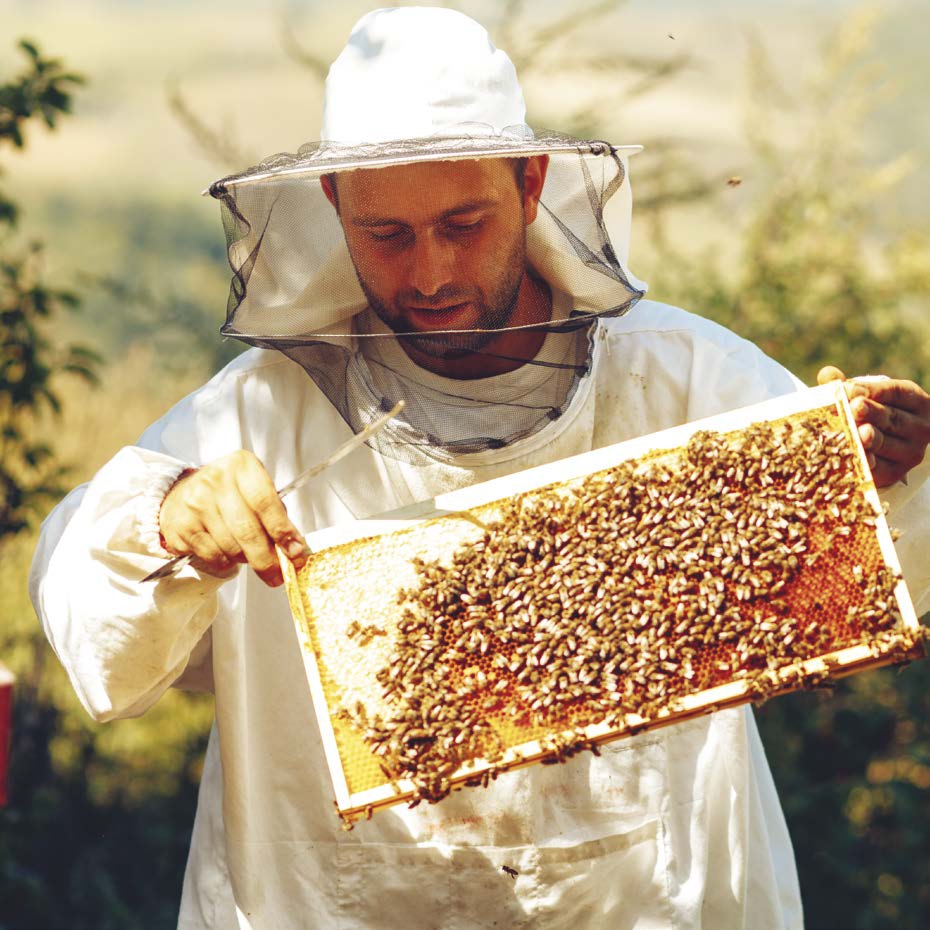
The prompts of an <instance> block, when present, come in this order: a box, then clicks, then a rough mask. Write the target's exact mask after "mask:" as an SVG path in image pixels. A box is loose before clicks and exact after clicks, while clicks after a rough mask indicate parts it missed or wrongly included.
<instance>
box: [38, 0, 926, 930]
mask: <svg viewBox="0 0 930 930" xmlns="http://www.w3.org/2000/svg"><path fill="white" fill-rule="evenodd" d="M321 137H322V139H323V142H322V143H320V144H318V145H314V146H308V147H305V148H304V149H301V151H300V152H298V154H297V155H295V156H276V157H275V158H274V159H271V160H269V161H267V162H265V163H263V164H261V165H259V166H257V167H256V168H253V169H250V170H249V171H247V172H245V173H243V174H241V175H237V176H233V177H230V178H225V179H223V180H222V181H219V182H217V183H216V184H215V185H213V187H212V188H211V193H212V194H213V196H215V197H216V198H217V199H219V200H220V201H221V203H222V208H223V214H224V224H225V227H226V231H227V237H228V250H229V259H230V263H231V265H232V268H233V282H232V288H231V294H230V302H229V309H228V316H227V321H226V324H225V326H224V332H225V333H227V334H229V335H233V336H236V337H238V338H241V339H244V340H246V341H247V342H250V343H251V344H252V345H253V346H257V347H258V348H254V349H252V350H251V351H248V352H246V353H245V354H244V355H242V356H240V357H239V358H238V359H237V360H236V361H234V362H232V363H231V364H230V365H228V366H227V367H226V368H225V369H224V370H223V371H221V372H220V373H219V374H217V375H216V376H215V377H214V378H213V379H212V380H211V381H210V382H209V383H208V384H206V385H204V386H203V387H202V388H201V389H199V390H198V391H196V392H195V393H193V394H192V395H191V396H189V397H187V398H186V399H185V400H183V401H182V402H181V403H180V404H178V405H177V406H176V407H175V408H174V409H172V410H171V411H170V412H169V413H168V414H167V415H166V416H165V417H163V418H162V419H161V420H159V421H158V422H157V423H155V424H154V425H153V426H151V427H150V428H149V429H148V430H147V431H146V432H145V433H144V434H143V436H142V438H141V439H140V440H139V443H138V445H136V446H133V447H130V448H125V449H123V450H122V451H120V452H119V453H118V454H117V455H116V456H115V457H114V458H113V460H112V461H110V462H109V463H108V464H107V465H105V466H104V467H103V468H102V469H101V470H100V472H99V473H98V474H97V475H96V477H95V478H94V479H93V480H92V481H91V482H90V483H89V484H87V485H85V486H82V487H80V488H78V489H77V490H75V491H74V492H72V493H71V494H70V495H69V496H68V497H67V498H65V500H64V501H63V502H62V503H61V504H60V505H59V506H58V507H57V509H56V510H55V511H54V512H53V513H52V514H51V516H50V517H49V518H48V520H47V521H46V522H45V524H44V527H43V532H42V536H41V540H40V543H39V547H38V551H37V553H36V557H35V563H34V566H33V572H32V577H31V586H32V588H31V589H32V597H33V601H34V603H35V605H36V609H37V611H38V613H39V615H40V617H41V618H42V622H43V624H44V626H45V630H46V632H47V634H48V637H49V640H50V641H51V643H52V646H53V647H54V649H55V651H56V652H57V654H58V656H59V658H60V659H61V661H62V663H63V664H64V666H65V668H66V669H67V671H68V674H69V675H70V678H71V681H72V682H73V684H74V687H75V689H76V691H77V694H78V696H79V697H80V699H81V701H82V703H83V704H84V706H85V707H86V708H87V710H88V712H89V713H90V714H92V715H93V716H94V718H95V719H97V720H102V721H103V720H111V719H114V718H118V717H127V716H133V715H136V714H141V713H143V712H144V711H145V710H146V709H147V708H149V707H150V706H151V705H152V704H153V703H154V702H155V701H156V700H158V698H159V697H160V696H161V695H162V694H163V693H164V692H165V690H166V689H167V688H169V687H172V686H177V687H189V688H205V689H211V690H213V691H214V692H215V695H216V723H215V726H214V729H213V732H212V733H211V737H210V742H209V747H208V749H207V754H206V761H205V765H204V770H203V778H202V783H201V790H200V799H199V805H198V810H197V815H196V821H195V825H194V832H193V839H192V843H191V851H190V858H189V861H188V866H187V872H186V877H185V881H184V888H183V895H182V901H181V915H180V923H179V926H180V927H183V928H187V930H193V928H198V930H200V928H223V930H228V928H230V927H241V928H254V930H282V928H302V930H306V928H327V930H328V928H336V927H340V928H349V927H352V928H378V930H388V928H395V927H396V928H404V930H420V928H422V930H427V928H428V930H438V928H459V927H460V928H476V927H495V926H496V927H508V928H517V927H532V928H534V930H543V928H567V930H568V928H570V930H577V928H585V927H597V928H601V927H603V928H615V927H617V928H618V927H636V928H647V927H649V928H666V927H676V928H696V927H705V928H713V930H727V928H736V927H751V928H752V930H767V928H797V927H800V926H801V925H802V916H801V905H800V896H799V892H798V883H797V877H796V871H795V865H794V860H793V855H792V850H791V844H790V841H789V838H788V834H787V831H786V828H785V821H784V818H783V816H782V812H781V808H780V806H779V802H778V799H777V797H776V794H775V789H774V786H773V783H772V779H771V776H770V773H769V769H768V766H767V763H766V760H765V757H764V754H763V750H762V746H761V744H760V741H759V736H758V734H757V731H756V726H755V723H754V721H753V717H752V714H751V712H750V711H749V710H748V709H745V708H744V709H738V710H729V711H725V712H721V713H717V714H714V715H713V716H710V717H704V718H702V719H699V720H696V721H693V722H690V723H687V724H683V725H679V726H674V727H668V728H664V729H660V730H657V731H654V732H648V733H645V734H641V735H640V736H638V737H634V738H632V739H627V740H623V741H620V742H617V743H615V744H613V745H609V746H606V747H605V748H604V750H603V752H602V755H601V756H600V757H599V758H596V757H594V756H591V755H589V754H584V755H583V756H579V757H576V758H573V759H572V760H571V761H570V762H568V763H567V764H564V765H557V766H536V767H533V768H530V769H527V770H523V771H517V772H513V773H509V774H506V775H503V776H501V777H500V778H499V779H498V780H497V781H496V782H494V783H492V784H491V785H490V787H488V788H487V789H486V790H478V789H476V790H470V791H464V792H460V793H458V794H456V795H453V796H452V797H449V798H448V799H446V800H444V801H442V802H441V803H439V804H436V805H435V806H430V805H426V804H423V805H420V806H418V807H417V808H416V809H407V808H403V807H401V808H394V809H390V810H388V811H385V812H383V813H379V814H378V815H377V816H376V817H375V818H374V819H373V820H372V821H370V822H366V823H363V824H362V825H360V826H359V827H358V828H356V829H355V830H354V831H353V832H350V833H347V832H343V831H342V830H341V829H340V822H339V820H338V818H337V817H336V816H335V814H334V811H333V804H332V788H331V785H330V781H329V777H328V774H327V769H326V765H325V763H324V758H323V751H322V748H321V743H320V735H319V732H318V729H317V724H316V721H315V718H314V714H313V711H312V708H311V702H310V696H309V693H308V688H307V683H306V678H305V674H304V670H303V665H302V660H301V655H300V651H299V648H298V644H297V640H296V638H295V635H294V627H293V621H292V619H291V616H290V612H289V609H288V604H287V600H286V598H285V595H284V592H283V591H282V590H281V589H280V587H279V585H280V583H281V575H280V571H279V569H278V567H277V565H276V562H275V558H274V552H273V545H274V543H280V544H281V545H282V546H284V547H285V548H287V549H288V551H289V552H292V553H293V555H294V557H295V558H296V559H298V561H299V560H302V559H303V558H304V556H303V545H304V536H303V535H302V534H304V533H306V532H308V531H310V530H314V529H318V528H321V527H325V526H329V525H333V524H336V523H338V522H340V521H344V520H348V519H353V518H359V517H365V516H368V515H371V514H374V513H377V512H381V511H386V510H390V509H394V508H396V507H399V506H402V505H405V504H409V503H412V502H415V501H419V500H424V499H427V498H429V497H432V496H433V495H435V494H436V493H439V492H442V491H446V490H449V489H452V488H456V487H461V486H464V485H468V484H471V483H474V482H476V481H481V480H484V479H486V478H490V477H493V476H497V475H502V474H506V473H510V472H513V471H516V470H518V469H522V468H525V467H527V466H530V465H535V464H538V463H542V462H546V461H551V460H554V459H558V458H562V457H564V456H567V455H572V454H575V453H579V452H583V451H586V450H589V449H592V448H595V447H599V446H602V445H605V444H607V443H613V442H618V441H621V440H624V439H628V438H631V437H634V436H638V435H641V434H644V433H649V432H653V431H655V430H659V429H663V428H666V427H669V426H673V425H675V424H679V423H682V422H685V421H688V420H691V419H694V418H698V417H703V416H708V415H711V414H714V413H717V412H720V411H723V410H727V409H730V408H734V407H738V406H743V405H746V404H749V403H752V402H755V401H760V400H763V399H765V398H769V397H772V396H774V395H778V394H783V393H786V392H789V391H792V390H795V389H796V387H797V386H798V382H797V381H795V380H794V379H793V378H792V377H791V376H790V375H789V374H788V373H787V372H786V371H785V370H784V369H782V368H781V367H780V366H779V365H777V364H776V363H775V362H773V361H772V360H770V359H769V358H767V357H766V356H765V355H763V354H762V352H760V351H759V350H758V349H757V348H755V347H754V346H753V345H751V344H749V343H747V342H745V341H743V340H742V339H739V338H738V337H736V336H735V335H733V334H732V333H729V332H727V331H726V330H724V329H721V328H720V327H719V326H716V325H714V324H712V323H709V322H707V321H705V320H702V319H700V318H699V317H695V316H691V315H689V314H688V313H685V312H683V311H682V310H678V309H675V308H673V307H669V306H664V305H662V304H658V303H655V302H651V301H647V300H645V299H641V298H642V295H643V293H644V291H645V286H644V285H643V284H642V283H640V282H639V281H637V280H636V279H635V278H634V277H633V276H632V275H631V274H630V273H629V272H628V270H627V269H626V266H625V261H626V250H627V244H628V222H629V212H630V204H631V200H630V189H629V184H628V182H627V167H628V164H627V163H628V157H629V155H630V154H632V151H633V150H632V149H630V148H617V147H614V146H610V145H608V144H606V143H601V142H587V141H583V140H577V139H570V138H567V137H564V136H558V135H554V134H539V135H534V133H533V132H532V131H531V130H530V129H529V128H528V127H526V126H525V125H524V103H523V98H522V94H521V91H520V88H519V85H518V83H517V80H516V75H515V73H514V69H513V66H512V64H511V63H510V61H509V59H508V58H507V56H506V55H505V54H504V53H503V52H502V51H500V50H498V49H495V48H494V46H493V45H492V44H491V43H490V41H489V39H488V36H487V34H486V32H485V31H484V29H482V28H481V27H480V26H479V25H478V24H476V23H474V22H473V21H471V20H469V19H468V18H466V17H465V16H463V15H461V14H459V13H456V12H453V11H451V10H447V9H420V8H400V9H390V10H379V11H377V12H374V13H371V14H369V15H367V16H365V17H364V18H363V19H362V20H361V21H360V22H359V23H358V24H357V25H356V27H355V29H354V30H353V32H352V34H351V36H350V38H349V41H348V44H347V46H346V48H345V49H344V51H343V52H342V53H341V54H340V56H339V57H338V59H337V60H336V62H335V63H334V64H333V67H332V69H331V71H330V74H329V78H328V80H327V84H326V94H325V104H324V114H323V125H322V133H321ZM608 226H609V227H610V230H611V237H610V238H608V235H607V228H608ZM799 286H803V282H799ZM823 377H825V378H826V377H840V374H839V373H838V372H836V371H832V372H825V373H824V374H823ZM856 390H858V391H859V392H860V394H861V396H860V397H859V398H857V400H856V401H854V405H855V406H856V408H857V410H858V411H859V413H858V416H859V417H860V420H861V422H862V424H863V426H862V431H863V436H864V439H865V441H866V445H867V447H868V448H869V449H870V454H871V455H872V456H873V458H872V461H873V463H874V470H875V475H876V479H877V480H878V482H879V483H880V484H894V487H893V488H892V489H891V490H890V497H891V500H892V504H893V506H894V507H895V508H896V511H895V513H894V519H895V522H896V523H897V525H898V526H899V527H900V528H901V529H902V530H903V531H904V534H903V536H902V539H901V543H900V546H901V549H900V552H901V556H902V560H903V563H904V567H905V571H906V574H907V576H908V580H909V582H910V587H911V593H912V596H913V597H914V598H915V600H916V601H917V608H918V611H924V610H926V609H928V607H930V592H928V574H930V572H928V566H927V561H926V559H925V558H924V557H923V556H922V555H921V550H922V549H924V551H925V547H926V545H927V539H926V537H927V527H928V526H930V523H928V518H930V513H928V504H930V496H928V493H927V486H926V485H924V484H923V483H922V479H923V478H924V477H925V476H926V473H927V471H928V468H927V465H926V464H924V465H923V466H921V467H920V468H913V469H912V466H916V465H917V463H918V462H919V461H920V459H921V457H922V455H923V452H924V449H925V447H926V443H927V441H928V439H930V398H928V396H927V395H926V394H925V393H924V392H923V391H921V390H920V389H919V388H917V387H916V386H915V385H911V384H909V383H906V382H898V381H891V380H887V381H884V382H877V383H870V384H867V385H865V386H861V387H859V388H857V389H856ZM398 398H403V399H404V400H405V401H406V403H407V406H406V409H405V410H404V413H403V414H402V415H401V417H399V418H398V419H397V420H395V421H392V423H391V425H390V426H389V427H388V428H386V429H385V430H383V431H382V432H381V433H379V434H378V436H377V437H376V438H375V439H373V440H371V442H370V443H369V444H368V445H367V446H366V447H363V448H362V449H361V450H360V451H358V452H356V453H354V454H353V455H352V456H351V457H348V458H346V459H345V460H343V461H342V462H341V463H339V464H338V465H336V466H334V467H332V468H331V469H329V470H328V471H326V472H324V473H323V474H322V475H321V476H320V477H319V478H317V479H315V480H314V481H313V482H311V483H310V484H309V485H307V486H306V487H304V488H303V489H302V490H301V491H300V492H299V493H296V494H295V495H293V496H291V497H289V498H288V500H287V510H285V507H284V505H283V504H282V503H281V501H280V499H279V498H278V496H277V495H276V493H275V491H274V488H275V487H276V486H280V485H281V484H283V483H284V482H286V481H288V480H290V479H291V478H293V477H294V476H295V475H296V474H297V473H299V472H300V471H301V470H303V469H305V468H307V467H308V466H310V465H311V464H313V463H314V462H316V461H319V460H320V459H321V458H322V457H323V456H325V454H326V453H327V452H329V451H331V450H332V449H333V448H335V447H336V446H338V445H339V444H340V443H341V442H343V441H344V440H345V439H346V438H347V437H348V436H350V435H351V434H352V433H353V432H358V431H359V430H360V429H361V428H362V427H363V426H365V425H366V424H368V423H370V422H371V421H372V420H373V419H374V418H375V417H376V416H377V415H378V414H379V413H380V411H382V410H383V409H386V407H387V406H390V404H391V403H393V401H394V400H396V399H398ZM908 472H910V474H909V479H910V480H909V481H908V484H907V485H906V486H905V485H904V484H903V483H901V482H899V481H898V479H900V478H901V477H903V476H904V475H905V474H906V473H908ZM904 504H907V507H906V508H904ZM178 553H189V554H193V555H194V556H195V560H194V562H193V564H191V565H189V566H187V567H186V568H184V569H183V570H182V571H181V572H180V573H179V574H178V575H177V576H175V577H167V578H164V579H162V580H159V581H157V582H154V583H149V584H144V583H142V582H141V579H142V578H143V576H145V575H146V574H147V573H149V572H151V571H152V569H153V568H156V567H157V566H158V565H160V564H161V563H162V562H163V560H164V559H166V558H167V557H168V556H169V555H171V554H178ZM243 562H247V563H248V565H249V566H250V567H249V568H243V567H242V566H241V564H240V563H243ZM358 584H359V585H377V584H378V579H377V578H370V577H362V576H360V577H359V578H358Z"/></svg>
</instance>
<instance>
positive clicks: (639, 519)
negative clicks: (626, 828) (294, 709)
mask: <svg viewBox="0 0 930 930" xmlns="http://www.w3.org/2000/svg"><path fill="white" fill-rule="evenodd" d="M822 394H823V392H822V390H821V394H819V395H818V396H822ZM850 424H851V420H850V416H849V411H848V406H847V405H846V404H845V398H842V399H839V400H837V401H835V402H833V403H830V404H829V405H827V406H819V407H815V408H814V409H811V410H802V411H801V412H797V413H793V414H791V415H790V416H784V417H779V418H775V419H771V420H763V421H759V422H750V423H748V425H745V426H742V427H741V428H739V429H730V430H727V431H719V430H710V429H699V430H697V431H696V432H693V433H692V434H691V435H690V437H689V438H688V439H687V441H686V442H684V443H683V444H681V445H679V446H677V447H675V448H665V449H661V448H660V449H657V450H650V451H648V452H646V453H645V454H641V455H639V456H637V457H634V458H629V459H626V460H623V461H618V462H617V463H616V464H613V465H611V466H610V467H608V468H600V469H598V470H595V471H592V472H591V473H589V474H583V475H581V476H579V477H575V478H571V479H569V480H565V481H562V482H555V483H550V484H546V485H543V486H541V487H536V488H533V489H531V490H527V491H524V492H522V493H517V494H513V495H511V496H509V497H506V498H502V499H500V500H493V501H490V502H489V503H486V504H483V505H480V506H476V507H473V508H470V509H469V510H468V511H466V512H463V513H453V514H448V515H443V516H439V517H434V518H431V519H425V520H422V521H420V522H418V523H415V525H413V526H408V527H405V528H403V529H399V530H396V531H395V532H389V533H384V534H380V535H377V536H372V537H368V538H362V539H356V540H353V541H351V542H347V543H343V544H338V545H335V546H332V547H330V548H328V549H325V550H323V551H320V552H317V553H315V554H314V555H313V556H312V557H311V558H310V560H309V561H308V562H307V563H306V565H305V566H304V567H303V569H302V570H301V571H300V573H299V574H297V573H295V572H294V571H293V568H292V567H291V566H290V563H287V565H286V566H285V569H286V576H287V577H288V593H289V596H290V598H291V603H292V607H293V609H294V614H295V618H296V619H297V621H298V629H299V632H300V634H301V636H302V638H303V643H304V646H305V649H304V652H305V658H306V659H307V660H308V674H309V675H310V679H311V686H312V687H313V688H314V689H315V694H314V701H315V704H316V705H317V709H318V713H320V708H321V707H323V708H325V710H324V711H323V717H324V722H325V727H324V731H325V733H324V737H325V738H326V739H327V740H328V742H329V752H328V756H329V758H330V766H331V769H333V774H334V784H335V785H336V788H337V790H336V794H337V811H338V812H339V813H340V814H341V815H342V816H343V817H344V818H345V819H347V820H348V821H351V820H352V819H353V818H354V817H357V816H359V815H361V814H367V815H368V816H370V815H371V813H372V811H373V810H375V809H378V808H380V807H382V806H385V805H387V804H390V803H396V802H397V801H401V800H403V801H407V802H409V803H414V804H415V803H419V802H420V801H421V800H426V801H429V802H436V801H439V800H441V799H442V798H443V797H445V796H446V795H447V794H448V793H449V792H450V791H451V790H454V789H457V788H459V787H462V786H474V785H479V784H487V782H488V780H489V779H490V778H493V777H495V776H496V774H497V773H498V772H499V771H503V770H505V769H508V768H512V767H515V766H519V765H523V764H529V763H531V762H534V761H541V762H543V763H551V762H561V761H565V760H566V759H568V758H569V757H570V756H571V755H573V754H574V753H576V752H578V751H580V750H583V749H590V750H592V751H595V752H596V751H597V745H598V743H600V742H602V741H605V740H607V739H615V738H618V737H620V736H624V735H630V734H632V733H635V732H638V731H639V730H641V729H643V728H648V727H651V726H657V725H661V724H667V723H673V722H676V721H679V720H682V719H686V718H687V717H689V716H693V715H695V714H696V713H706V712H709V711H712V710H714V709H716V708H717V707H720V706H729V705H730V704H734V703H740V702H745V701H748V700H756V701H758V700H763V699H765V698H766V697H768V696H770V695H772V694H775V693H781V692H783V691H786V690H791V689H793V688H797V687H816V686H820V685H822V684H824V682H825V681H826V680H827V679H829V678H831V677H834V676H836V675H839V674H848V673H849V672H851V671H854V670H857V669H858V668H862V667H866V666H872V665H875V664H881V663H884V662H888V661H894V660H901V659H905V658H909V657H913V656H915V655H918V654H922V647H921V645H920V636H919V630H918V628H917V625H916V620H915V619H914V618H913V609H912V608H911V607H910V604H909V602H908V601H907V595H906V589H905V588H904V585H903V582H902V581H901V579H900V576H899V573H898V572H897V570H896V562H895V561H894V558H893V549H892V548H891V547H890V542H888V541H886V543H885V545H884V546H883V545H882V541H881V540H882V534H885V536H886V537H887V534H888V530H887V527H886V526H885V524H884V520H883V516H882V513H881V510H880V508H878V506H877V497H876V495H875V491H874V486H872V484H871V480H870V478H869V476H868V474H867V472H866V469H865V465H864V460H863V456H862V451H861V448H860V447H859V446H858V439H857V436H856V432H855V428H854V427H852V426H851V425H850ZM617 448H618V449H619V448H620V447H617ZM889 556H890V557H891V559H890V561H889ZM844 650H847V653H848V654H846V659H847V660H849V659H851V660H850V661H844V658H843V657H844V652H843V651H844ZM848 650H853V651H852V652H851V653H849V652H848Z"/></svg>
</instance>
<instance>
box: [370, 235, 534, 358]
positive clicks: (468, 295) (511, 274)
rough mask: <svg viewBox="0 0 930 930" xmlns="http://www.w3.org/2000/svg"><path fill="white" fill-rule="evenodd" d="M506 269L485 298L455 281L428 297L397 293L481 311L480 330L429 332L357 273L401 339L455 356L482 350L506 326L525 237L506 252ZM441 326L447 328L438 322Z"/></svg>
mask: <svg viewBox="0 0 930 930" xmlns="http://www.w3.org/2000/svg"><path fill="white" fill-rule="evenodd" d="M505 269H506V273H505V275H504V277H503V279H502V280H501V282H500V284H499V285H498V287H497V288H496V289H495V291H494V292H493V293H492V294H490V295H489V296H488V299H487V300H486V301H483V300H480V299H479V298H478V294H479V292H478V291H477V289H474V288H461V287H457V286H455V285H447V286H446V287H443V288H441V289H440V290H438V291H437V292H436V293H435V294H433V295H432V296H431V297H429V298H426V297H424V296H423V295H421V294H419V293H418V292H416V291H406V292H401V293H400V294H399V295H398V298H397V299H398V300H399V301H400V302H401V304H402V305H403V304H405V303H406V304H412V305H414V306H429V305H430V304H435V305H437V306H440V307H441V306H451V305H453V304H456V303H465V302H468V303H470V304H472V305H473V306H474V307H475V309H476V310H477V311H478V312H477V316H476V319H475V322H474V325H473V327H471V328H472V329H478V330H482V331H481V332H471V331H469V330H464V331H462V332H456V331H452V330H444V331H443V332H441V333H430V332H428V331H423V330H418V329H414V328H412V327H411V326H410V325H409V323H408V322H407V321H406V320H405V319H404V317H403V310H402V309H398V308H397V306H396V304H395V305H392V304H388V303H386V302H385V301H383V300H382V299H381V298H380V297H379V296H378V295H377V294H375V293H374V292H372V291H371V290H370V288H369V287H368V285H367V284H366V283H365V280H364V278H363V277H362V276H361V275H360V274H358V268H357V267H356V275H357V276H358V280H359V284H361V286H362V290H363V291H364V293H365V296H366V297H367V298H368V304H369V306H370V307H371V309H372V310H373V311H374V312H375V313H376V314H377V316H378V317H379V318H380V319H381V321H382V322H383V323H384V324H385V325H386V326H388V327H389V328H390V329H391V330H393V332H394V333H395V334H396V335H397V336H398V341H399V342H401V343H407V344H408V345H409V346H411V348H413V349H415V350H416V351H417V352H418V353H420V354H422V355H428V356H430V357H431V358H437V359H447V360H454V359H459V358H465V357H466V356H469V355H474V354H477V353H479V352H481V350H482V349H484V348H485V347H486V346H487V345H488V344H489V343H490V342H493V341H494V340H495V339H496V338H497V337H498V336H499V335H500V333H499V332H494V330H502V329H504V328H505V327H506V326H507V323H508V322H509V321H510V320H511V318H512V317H513V314H514V311H515V310H516V306H517V298H518V297H519V294H520V285H521V284H522V283H523V276H524V274H525V273H526V241H525V237H521V238H520V239H519V240H518V241H517V242H516V243H515V245H514V247H513V249H511V252H510V255H508V256H507V262H506V265H505ZM438 329H440V330H443V329H444V328H443V327H442V326H439V327H438Z"/></svg>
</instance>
